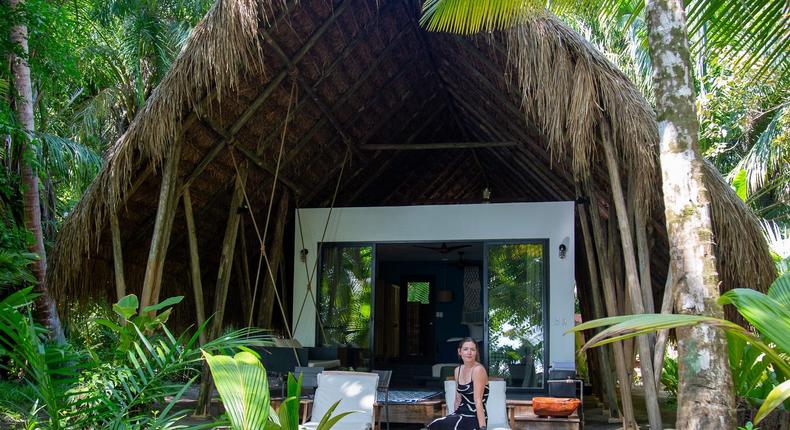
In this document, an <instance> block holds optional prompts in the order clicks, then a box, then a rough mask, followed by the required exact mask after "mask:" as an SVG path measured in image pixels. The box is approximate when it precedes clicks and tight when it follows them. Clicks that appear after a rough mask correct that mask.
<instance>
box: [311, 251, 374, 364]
mask: <svg viewBox="0 0 790 430" xmlns="http://www.w3.org/2000/svg"><path fill="white" fill-rule="evenodd" d="M372 272H373V246H371V245H340V244H332V245H327V244H325V245H324V247H323V249H322V252H321V272H320V273H321V283H320V285H319V290H318V327H317V334H318V344H319V345H324V346H338V347H339V351H340V352H341V353H343V354H345V359H346V360H345V363H344V365H347V366H349V367H354V368H367V367H369V365H370V340H371V303H372V289H371V285H372V282H371V281H372V275H373V273H372Z"/></svg>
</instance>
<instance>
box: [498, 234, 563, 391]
mask: <svg viewBox="0 0 790 430" xmlns="http://www.w3.org/2000/svg"><path fill="white" fill-rule="evenodd" d="M547 242H548V241H525V242H518V243H488V244H487V246H486V255H485V258H486V269H487V270H486V275H487V276H486V281H487V291H486V293H487V294H486V299H487V300H486V302H487V314H486V315H487V328H488V333H487V343H488V351H487V352H488V360H487V361H488V372H489V375H491V376H496V377H501V378H503V379H505V381H507V385H508V387H520V388H525V389H533V390H542V389H543V388H544V386H545V379H546V377H545V375H546V372H547V370H548V369H547V363H546V360H547V356H548V354H547V351H548V345H547V343H546V340H547V339H548V325H547V313H548V300H547V298H548V294H547V288H548V280H547V276H548V275H547V274H548V256H547V253H546V251H547V245H548V243H547Z"/></svg>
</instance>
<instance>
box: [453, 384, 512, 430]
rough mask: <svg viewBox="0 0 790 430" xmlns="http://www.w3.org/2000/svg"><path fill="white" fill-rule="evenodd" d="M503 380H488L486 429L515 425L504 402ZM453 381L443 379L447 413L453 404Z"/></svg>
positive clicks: (505, 427)
mask: <svg viewBox="0 0 790 430" xmlns="http://www.w3.org/2000/svg"><path fill="white" fill-rule="evenodd" d="M506 388H507V387H506V385H505V381H488V401H487V402H486V411H487V412H488V430H511V426H512V425H515V423H514V422H513V421H515V416H514V415H513V414H512V413H511V414H508V409H507V403H506V402H505V390H506ZM456 391H457V390H456V385H455V381H444V399H445V402H446V403H447V413H448V414H450V413H453V406H455V393H456Z"/></svg>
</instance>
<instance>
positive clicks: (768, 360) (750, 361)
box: [571, 274, 790, 424]
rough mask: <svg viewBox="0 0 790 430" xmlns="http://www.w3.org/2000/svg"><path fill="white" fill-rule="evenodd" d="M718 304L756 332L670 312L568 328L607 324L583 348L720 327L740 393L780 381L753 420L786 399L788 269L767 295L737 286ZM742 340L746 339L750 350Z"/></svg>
mask: <svg viewBox="0 0 790 430" xmlns="http://www.w3.org/2000/svg"><path fill="white" fill-rule="evenodd" d="M719 303H720V304H731V305H733V306H735V308H736V309H737V310H738V313H740V314H741V315H742V316H743V317H744V318H745V319H746V320H747V321H748V322H749V324H751V325H752V326H753V327H754V328H755V329H756V330H757V334H755V333H752V332H750V331H748V330H746V329H744V328H743V327H741V326H739V325H737V324H735V323H732V322H729V321H726V320H722V319H717V318H713V317H706V316H696V315H673V314H643V315H627V316H621V317H612V318H602V319H599V320H594V321H590V322H586V323H583V324H580V325H578V326H576V327H575V328H573V329H572V330H571V331H581V330H588V329H592V328H598V327H608V328H606V329H605V330H603V331H601V332H600V333H598V334H597V335H595V336H594V337H593V338H592V339H590V340H589V341H588V342H587V344H586V345H585V346H584V347H583V348H582V350H584V349H587V348H592V347H596V346H600V345H604V344H607V343H611V342H616V341H618V340H623V339H628V338H632V337H635V336H638V335H641V334H645V333H650V332H654V331H658V330H665V329H670V328H678V327H684V326H689V325H694V324H700V323H704V324H708V325H712V326H717V327H720V328H722V329H724V330H725V331H726V332H727V334H728V338H729V339H730V341H731V343H730V345H731V346H730V363H731V365H732V364H734V363H735V364H736V365H737V367H736V371H734V372H733V374H734V378H735V381H734V382H735V384H736V388H737V389H738V390H739V392H741V393H748V394H749V395H760V394H761V393H760V391H759V390H760V387H761V385H762V384H765V382H766V380H768V381H769V382H773V381H774V380H775V381H777V382H779V385H775V386H772V389H771V391H770V392H769V393H768V394H767V395H766V396H765V398H764V400H763V403H762V406H761V407H760V409H759V410H758V413H757V417H756V418H755V420H754V422H755V424H756V423H759V422H760V420H761V419H762V418H764V417H765V416H766V415H767V414H768V413H770V412H771V410H773V409H774V408H776V407H777V406H779V405H780V404H782V402H785V401H786V400H787V399H788V398H790V390H789V389H788V386H787V384H786V382H787V380H790V337H788V336H787V333H790V274H784V275H783V276H781V277H779V278H778V279H777V280H776V281H774V283H773V284H772V285H771V287H770V288H769V290H768V294H767V295H765V294H762V293H760V292H758V291H754V290H750V289H744V288H737V289H734V290H730V291H728V292H726V293H724V294H722V296H721V297H720V298H719ZM745 343H748V345H749V349H747V347H746V345H745ZM752 348H753V350H752ZM769 366H770V367H769ZM766 372H772V373H770V374H766ZM766 378H767V379H766ZM772 378H773V379H772ZM772 385H773V383H772ZM762 386H763V388H762V390H764V389H765V388H764V385H762ZM759 400H762V399H758V401H759Z"/></svg>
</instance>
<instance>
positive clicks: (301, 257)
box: [299, 248, 310, 263]
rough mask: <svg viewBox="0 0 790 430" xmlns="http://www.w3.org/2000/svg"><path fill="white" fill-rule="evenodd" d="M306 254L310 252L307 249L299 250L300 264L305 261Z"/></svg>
mask: <svg viewBox="0 0 790 430" xmlns="http://www.w3.org/2000/svg"><path fill="white" fill-rule="evenodd" d="M308 252H310V251H308V250H307V248H302V249H300V250H299V261H301V262H302V263H304V262H305V261H307V253H308Z"/></svg>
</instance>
